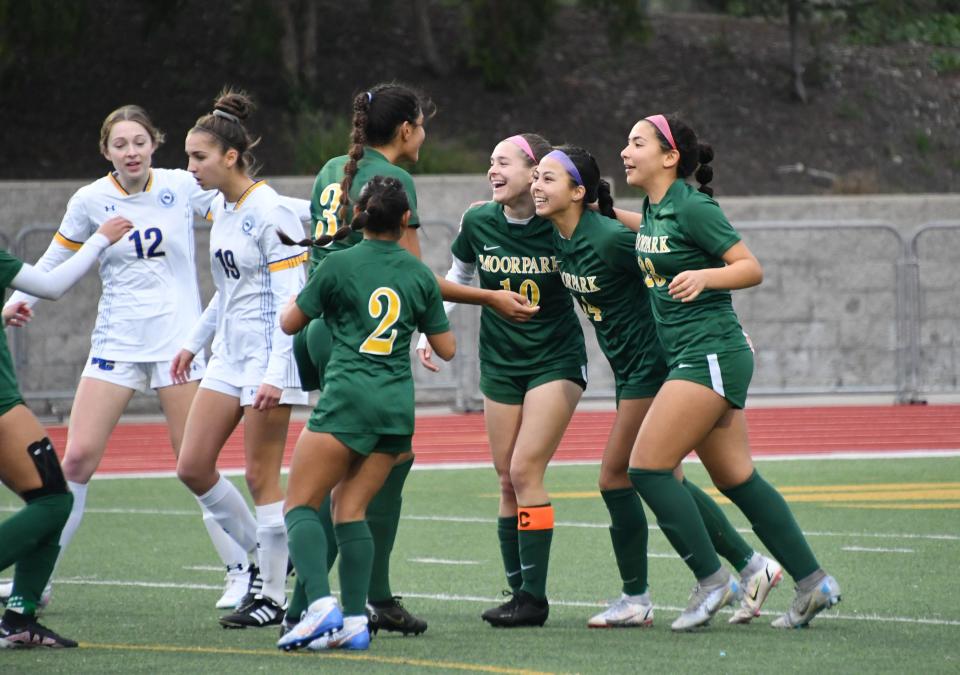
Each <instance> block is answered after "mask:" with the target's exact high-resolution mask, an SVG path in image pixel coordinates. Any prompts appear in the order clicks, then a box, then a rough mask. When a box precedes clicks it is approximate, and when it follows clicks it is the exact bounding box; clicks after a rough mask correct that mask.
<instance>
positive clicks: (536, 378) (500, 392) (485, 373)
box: [480, 363, 587, 405]
mask: <svg viewBox="0 0 960 675" xmlns="http://www.w3.org/2000/svg"><path fill="white" fill-rule="evenodd" d="M555 380H570V381H571V382H573V383H574V384H576V385H577V386H578V387H580V388H581V389H586V388H587V366H586V364H576V363H570V364H558V365H556V366H553V367H551V368H549V369H547V370H544V371H542V372H539V373H532V374H530V373H527V374H521V375H517V374H515V373H514V374H508V373H505V372H504V371H502V370H498V369H495V368H489V367H487V368H484V367H483V365H482V364H481V367H480V391H481V392H482V393H483V395H484V396H486V397H487V398H489V399H490V400H491V401H496V402H497V403H505V404H507V405H520V404H521V403H523V397H524V396H525V395H526V393H527V392H528V391H530V390H531V389H533V388H534V387H539V386H540V385H541V384H546V383H547V382H553V381H555Z"/></svg>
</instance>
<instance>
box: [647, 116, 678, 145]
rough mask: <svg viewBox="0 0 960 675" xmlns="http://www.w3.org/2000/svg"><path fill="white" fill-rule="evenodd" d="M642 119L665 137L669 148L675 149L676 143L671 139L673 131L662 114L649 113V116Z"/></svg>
mask: <svg viewBox="0 0 960 675" xmlns="http://www.w3.org/2000/svg"><path fill="white" fill-rule="evenodd" d="M643 119H645V120H646V121H648V122H649V123H650V124H652V125H653V126H655V127H656V128H657V129H659V130H660V133H661V134H663V137H664V138H666V139H667V143H669V144H670V147H671V148H673V149H674V150H676V149H677V144H676V143H675V142H674V140H673V133H672V132H671V131H670V124H669V122H667V118H666V117H664V116H663V115H650V117H644V118H643Z"/></svg>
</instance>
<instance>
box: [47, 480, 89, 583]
mask: <svg viewBox="0 0 960 675" xmlns="http://www.w3.org/2000/svg"><path fill="white" fill-rule="evenodd" d="M67 487H68V488H70V492H72V493H73V506H71V507H70V517H69V518H67V522H66V524H64V526H63V531H62V532H61V533H60V553H59V554H58V555H57V562H56V564H55V565H54V567H53V571H54V572H56V571H57V567H59V566H60V561H61V560H63V554H64V553H65V552H66V550H67V546H69V545H70V542H71V541H73V535H75V534H76V533H77V529H78V528H79V527H80V521H81V520H83V510H84V508H86V505H87V484H86V483H74V482H73V481H69V480H68V481H67ZM52 582H53V574H51V575H50V581H48V582H47V585H49V584H50V583H52Z"/></svg>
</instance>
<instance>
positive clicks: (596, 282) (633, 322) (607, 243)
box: [533, 146, 779, 627]
mask: <svg viewBox="0 0 960 675" xmlns="http://www.w3.org/2000/svg"><path fill="white" fill-rule="evenodd" d="M533 195H534V201H535V204H536V207H537V214H538V215H540V216H543V217H546V218H549V219H550V220H551V221H552V222H553V224H554V226H555V228H556V233H555V237H554V240H555V246H556V249H557V263H558V267H559V268H560V274H561V278H562V279H563V283H564V286H566V287H567V290H569V291H570V293H571V295H573V297H574V298H575V299H576V300H577V302H578V303H579V305H580V308H581V309H582V310H583V313H584V316H586V317H587V319H588V320H589V321H590V323H591V324H592V325H593V327H594V329H595V330H596V335H597V342H598V344H599V345H600V349H601V351H603V354H604V356H605V357H606V359H607V362H608V363H609V364H610V368H611V369H612V370H613V375H614V382H615V386H616V401H617V414H616V417H615V418H614V422H613V427H612V428H611V430H610V435H609V437H608V439H607V443H606V446H605V447H604V450H603V458H602V461H601V464H600V478H599V487H600V495H601V497H602V498H603V501H604V504H605V505H606V506H607V510H608V511H609V512H610V537H611V541H612V544H613V551H614V556H615V558H616V562H617V567H618V569H619V571H620V576H621V579H622V581H623V589H622V595H621V597H620V598H619V599H618V600H616V601H614V602H613V603H612V604H611V605H610V606H609V607H608V608H607V609H606V610H604V611H603V612H600V613H599V614H597V615H596V616H594V617H592V618H591V619H590V620H589V621H588V623H587V625H588V626H590V627H608V626H646V625H650V624H651V623H652V621H653V606H652V603H651V601H650V597H649V593H648V592H647V520H646V516H645V514H644V512H643V506H642V504H641V503H640V498H639V497H638V495H637V493H636V491H635V490H634V489H633V485H632V484H631V483H630V478H629V476H628V475H627V468H628V466H629V459H630V452H631V450H632V449H633V443H634V441H635V440H636V437H637V432H638V431H639V429H640V424H641V423H642V422H643V419H644V417H645V416H646V413H647V410H648V409H649V407H650V404H651V403H652V402H653V397H654V395H655V394H656V393H657V390H658V389H659V388H660V385H661V384H662V383H663V381H664V378H665V377H666V374H667V368H666V363H665V362H664V355H663V350H662V349H661V348H660V344H659V341H658V338H657V334H656V327H655V325H654V322H653V317H652V315H651V313H650V301H649V294H648V292H647V288H646V285H645V283H644V279H643V274H642V273H641V271H640V269H639V267H638V266H637V258H636V252H635V248H634V244H635V242H636V235H635V234H633V232H632V231H631V230H629V229H628V228H627V227H624V226H623V225H622V224H621V223H620V222H617V221H616V220H614V219H613V218H614V217H617V218H619V217H620V216H621V215H622V214H623V213H624V212H623V211H622V210H619V209H614V208H612V207H613V199H612V198H611V195H610V188H609V186H608V185H607V184H606V182H605V181H603V180H601V179H600V170H599V168H598V166H597V163H596V161H595V160H594V159H593V157H592V156H591V155H590V153H588V152H587V151H586V150H584V149H582V148H577V147H572V146H563V147H560V148H557V149H556V150H554V151H553V152H552V153H550V154H549V155H547V156H546V157H545V158H544V159H543V160H541V162H540V166H539V167H538V169H537V176H536V180H535V182H534V185H533ZM585 204H586V206H585ZM628 213H629V212H628ZM674 475H675V476H676V478H677V480H679V481H681V482H682V483H683V485H684V487H685V488H687V490H688V491H689V492H690V493H691V494H692V495H693V497H694V500H695V501H696V503H697V507H698V509H699V511H700V513H701V515H702V516H703V519H704V521H705V522H706V523H707V524H708V531H709V532H710V538H711V541H712V542H713V544H714V546H715V547H716V549H717V551H718V552H719V553H721V555H723V556H724V557H725V558H727V559H728V560H729V561H730V562H731V563H732V564H733V565H734V567H736V569H737V570H738V571H740V572H741V576H742V577H744V578H746V579H747V580H748V581H752V580H753V579H754V577H756V582H757V584H758V585H762V589H761V591H762V593H758V594H757V595H756V596H754V597H753V598H751V599H750V601H749V606H748V607H747V608H746V615H747V616H748V617H749V618H753V616H754V614H755V612H759V607H760V605H761V604H762V603H763V601H764V600H765V599H766V594H767V592H769V590H770V588H771V587H772V585H774V584H772V583H770V581H768V577H767V573H768V572H771V571H772V576H770V577H769V579H770V580H774V583H775V580H776V579H778V578H779V577H778V575H779V566H778V565H777V564H776V563H775V562H773V561H771V560H768V559H766V558H764V557H763V556H761V555H760V554H758V553H756V552H755V551H754V550H753V548H752V547H751V546H750V545H749V544H747V542H746V541H744V539H743V537H741V536H740V535H739V533H737V531H736V530H735V529H734V528H733V526H732V525H731V524H730V522H729V521H728V520H727V518H726V517H725V516H724V515H723V511H722V510H720V508H719V507H718V506H717V504H716V502H714V501H713V500H712V499H711V498H710V497H709V496H708V495H707V494H706V493H704V492H703V491H702V490H700V489H699V488H698V487H697V486H695V485H693V484H692V483H690V482H689V481H687V480H685V479H684V476H683V472H682V471H681V469H680V467H679V466H678V467H677V468H676V470H675V471H674ZM761 582H762V583H761ZM745 602H746V599H745ZM738 615H739V612H738ZM749 618H748V619H747V620H749Z"/></svg>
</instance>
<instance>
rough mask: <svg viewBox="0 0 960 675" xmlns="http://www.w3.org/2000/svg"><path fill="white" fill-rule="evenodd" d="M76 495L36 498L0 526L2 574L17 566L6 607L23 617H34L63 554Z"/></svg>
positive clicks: (0, 564)
mask: <svg viewBox="0 0 960 675" xmlns="http://www.w3.org/2000/svg"><path fill="white" fill-rule="evenodd" d="M72 505H73V495H72V494H70V493H69V492H64V493H60V494H55V495H45V496H43V497H37V498H36V499H33V500H31V501H30V502H28V503H27V504H26V505H24V507H23V508H22V509H20V510H19V511H17V512H16V513H15V514H13V515H12V516H10V517H9V518H7V519H6V520H5V521H3V522H2V523H0V542H3V546H2V547H0V570H3V569H6V568H7V567H9V566H10V565H13V564H16V567H15V568H14V572H13V595H11V596H10V600H9V601H8V602H7V607H8V608H9V609H11V610H13V611H16V612H18V613H20V614H34V613H35V612H36V609H37V604H38V603H39V602H40V595H41V594H42V593H43V589H44V587H45V586H46V585H47V582H48V581H49V580H50V575H51V574H52V573H53V566H54V564H55V563H56V562H57V554H58V553H59V552H60V544H59V540H60V532H61V531H62V530H63V526H64V524H65V523H66V522H67V518H68V517H69V516H70V507H71V506H72Z"/></svg>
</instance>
